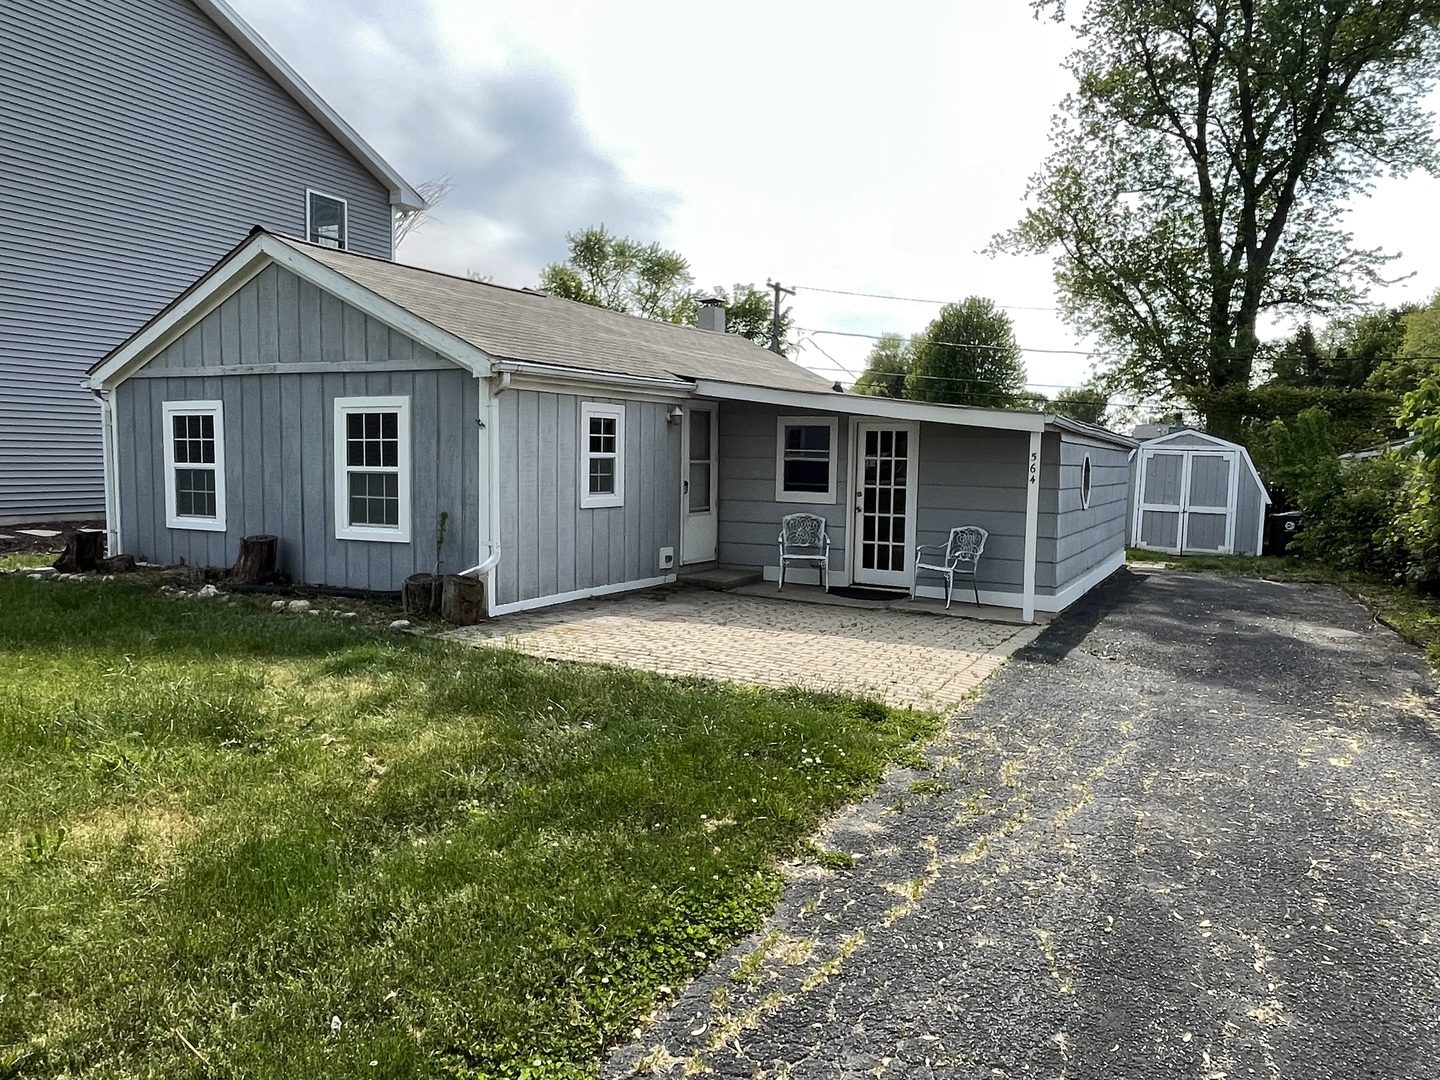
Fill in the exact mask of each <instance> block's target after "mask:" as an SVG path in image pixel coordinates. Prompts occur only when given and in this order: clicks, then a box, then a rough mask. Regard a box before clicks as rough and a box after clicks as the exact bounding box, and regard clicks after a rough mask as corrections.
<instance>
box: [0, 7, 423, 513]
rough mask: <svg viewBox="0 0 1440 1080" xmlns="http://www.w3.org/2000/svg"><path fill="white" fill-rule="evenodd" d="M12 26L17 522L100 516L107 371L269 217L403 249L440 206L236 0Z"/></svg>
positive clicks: (5, 371)
mask: <svg viewBox="0 0 1440 1080" xmlns="http://www.w3.org/2000/svg"><path fill="white" fill-rule="evenodd" d="M0 22H3V34H0V189H3V191H4V193H5V199H6V203H7V207H6V209H7V228H6V230H5V232H6V236H5V239H4V241H3V243H0V523H5V522H7V521H8V522H16V521H21V520H32V521H33V520H43V519H60V518H66V517H79V516H92V515H96V514H98V513H99V512H100V511H102V510H103V508H104V505H105V500H104V479H103V469H102V453H101V450H102V444H101V424H100V409H99V408H98V407H97V404H96V402H95V400H94V399H93V398H92V397H91V392H90V391H88V390H86V389H83V388H82V386H81V380H82V378H83V377H84V374H85V370H86V369H87V368H88V367H89V366H90V365H91V364H93V363H94V362H95V361H96V360H97V359H99V358H100V357H101V356H103V355H105V353H107V352H108V351H109V350H111V349H113V348H114V347H115V346H116V345H118V344H119V343H120V342H121V341H123V340H125V338H126V337H127V336H128V335H130V334H131V333H133V332H134V331H135V330H136V329H137V328H138V327H139V326H140V325H141V324H143V323H144V322H145V321H146V320H147V319H148V318H150V317H151V316H153V315H154V314H155V313H156V312H157V311H158V310H159V309H160V308H162V307H164V306H165V305H166V304H167V303H168V302H169V301H171V300H172V299H173V298H174V297H175V295H176V294H177V293H179V292H180V291H181V290H182V289H184V288H185V286H186V285H188V284H189V283H190V282H191V281H193V280H194V279H195V278H196V277H197V276H199V275H200V274H201V273H202V272H203V271H204V270H205V269H206V268H208V267H209V266H211V265H212V264H213V263H214V262H215V261H216V260H217V259H218V258H219V257H220V256H221V255H223V254H224V253H225V252H226V251H228V250H229V249H231V248H232V247H234V246H235V245H236V243H238V242H239V241H240V240H241V239H242V238H243V237H244V236H245V235H246V233H247V232H248V231H249V230H250V228H251V227H252V226H253V225H256V224H260V225H264V226H266V227H268V228H271V229H275V230H277V231H280V232H284V233H289V234H292V235H295V236H303V237H307V238H308V239H310V240H311V241H313V242H316V243H322V244H328V245H331V246H335V247H343V248H348V249H351V250H354V251H359V252H364V253H367V254H371V255H379V256H382V257H384V258H390V257H391V255H392V246H393V245H392V236H393V215H394V213H395V211H396V210H405V209H416V208H419V207H421V206H423V200H422V198H421V197H420V195H419V194H418V193H417V192H416V191H415V190H414V189H413V188H412V187H411V186H410V185H408V184H407V183H406V182H405V181H404V180H403V179H402V178H401V177H400V175H399V174H398V173H397V172H396V171H395V170H394V169H393V168H391V167H390V166H389V165H388V164H387V163H386V162H385V161H384V160H383V159H382V158H381V157H380V156H379V155H378V154H377V153H376V152H375V151H374V150H372V149H371V148H370V147H369V146H368V145H367V144H366V143H365V141H364V140H363V139H362V138H360V136H359V135H358V134H356V133H355V131H354V130H353V129H351V127H350V126H349V125H348V124H346V123H345V121H344V120H343V119H341V118H340V117H339V116H338V115H337V114H336V113H335V111H334V110H333V109H331V108H330V107H329V106H328V105H326V104H325V102H324V101H322V100H321V99H320V97H319V96H318V95H317V94H316V93H315V92H314V91H313V90H312V89H311V88H310V87H308V86H307V85H306V84H305V82H304V81H303V80H302V79H301V78H300V77H299V76H298V75H297V74H296V73H295V72H294V71H293V70H292V69H291V68H290V67H289V66H288V65H287V64H286V63H285V61H284V60H282V59H281V58H280V57H279V56H278V55H276V54H275V52H274V51H273V50H272V49H271V48H270V47H269V46H268V45H267V44H266V43H265V42H264V41H263V40H262V39H261V38H260V37H259V36H258V35H257V34H256V33H255V31H254V30H253V29H251V28H250V27H249V26H247V25H246V24H245V22H244V21H243V20H242V19H240V17H239V16H238V15H236V14H235V12H234V11H232V10H231V9H230V8H229V7H228V6H226V4H225V3H224V2H223V0H108V2H107V3H104V4H97V3H94V2H93V0H5V3H4V18H3V20H0ZM221 333H222V335H223V334H224V333H225V330H224V328H223V327H222V329H221ZM230 346H231V347H232V348H233V349H234V350H236V352H237V355H242V356H243V353H244V351H245V348H246V342H245V341H244V340H243V338H242V337H241V336H240V335H239V333H238V329H237V330H236V336H235V339H234V340H233V341H232V342H231V343H230Z"/></svg>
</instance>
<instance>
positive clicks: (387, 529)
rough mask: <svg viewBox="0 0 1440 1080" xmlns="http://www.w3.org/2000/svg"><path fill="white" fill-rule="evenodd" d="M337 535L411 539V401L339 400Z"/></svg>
mask: <svg viewBox="0 0 1440 1080" xmlns="http://www.w3.org/2000/svg"><path fill="white" fill-rule="evenodd" d="M335 535H336V537H337V538H338V539H341V540H383V541H388V542H390V543H395V544H408V543H409V542H410V399H409V398H408V397H367V398H336V399H335Z"/></svg>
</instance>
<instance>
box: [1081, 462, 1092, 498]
mask: <svg viewBox="0 0 1440 1080" xmlns="http://www.w3.org/2000/svg"><path fill="white" fill-rule="evenodd" d="M1080 506H1081V508H1082V509H1085V510H1089V509H1090V455H1089V454H1086V455H1085V463H1084V464H1083V465H1081V466H1080Z"/></svg>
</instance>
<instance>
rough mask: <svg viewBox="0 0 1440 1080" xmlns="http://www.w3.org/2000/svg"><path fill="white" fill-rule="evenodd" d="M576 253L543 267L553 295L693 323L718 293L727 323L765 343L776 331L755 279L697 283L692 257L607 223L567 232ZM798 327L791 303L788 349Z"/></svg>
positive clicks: (545, 285) (785, 333)
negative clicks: (709, 287)
mask: <svg viewBox="0 0 1440 1080" xmlns="http://www.w3.org/2000/svg"><path fill="white" fill-rule="evenodd" d="M565 239H566V241H567V242H568V243H569V245H570V255H569V257H568V258H567V259H566V260H565V261H564V262H563V263H550V264H549V265H547V266H546V267H545V268H544V269H543V270H542V271H540V288H542V289H544V290H545V291H546V292H547V293H549V294H550V295H551V296H558V297H561V298H563V299H566V300H578V301H579V302H580V303H582V304H590V305H592V306H594V307H602V308H609V309H610V310H611V311H623V312H624V313H625V314H627V315H639V316H641V317H642V318H646V319H657V320H659V321H661V322H671V323H678V324H680V325H682V326H693V325H694V324H695V317H696V314H697V312H698V311H699V307H700V301H701V299H703V298H705V297H707V296H712V295H713V296H715V297H716V298H718V299H719V300H721V301H722V302H723V303H724V304H725V305H726V307H727V309H728V310H727V312H726V320H725V328H726V331H727V332H728V333H733V334H738V335H739V336H740V337H744V338H748V339H749V340H750V341H754V342H756V343H757V344H760V345H768V344H769V343H770V336H771V318H772V313H773V312H772V305H771V302H770V296H769V293H767V292H763V291H761V290H760V289H757V288H756V287H755V286H754V285H738V284H737V285H736V286H735V287H734V289H725V288H723V287H719V286H717V287H716V288H715V289H714V290H713V291H712V292H711V293H704V292H701V291H700V290H698V289H696V288H695V276H694V275H693V274H692V273H691V272H690V262H689V260H687V259H686V258H685V256H683V255H681V254H680V253H679V252H678V251H672V250H670V249H668V248H662V247H661V246H660V245H659V243H650V244H641V243H639V242H638V241H636V240H631V239H630V238H629V237H628V236H616V235H614V234H613V233H611V232H610V231H609V230H607V229H606V228H605V226H604V225H600V226H597V227H595V228H590V229H582V230H580V231H579V232H576V233H567V234H566V236H565ZM793 327H794V318H793V316H792V314H791V311H790V309H789V308H783V309H781V312H780V346H781V353H782V355H783V354H784V352H785V351H786V348H787V344H786V342H787V339H788V337H789V335H790V332H791V330H792V329H793Z"/></svg>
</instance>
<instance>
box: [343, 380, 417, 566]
mask: <svg viewBox="0 0 1440 1080" xmlns="http://www.w3.org/2000/svg"><path fill="white" fill-rule="evenodd" d="M352 412H393V413H395V414H396V424H395V434H396V436H397V438H398V441H399V443H400V447H399V450H400V452H399V455H398V456H397V458H396V466H397V468H396V474H397V475H398V476H399V477H400V485H399V487H400V524H399V525H398V526H396V527H395V528H393V529H392V528H386V527H384V526H379V525H351V524H349V521H350V482H349V478H350V471H351V467H350V466H348V465H346V463H345V417H346V416H347V415H348V414H349V413H352ZM332 441H333V446H334V449H333V454H334V459H335V539H337V540H379V541H381V542H382V543H387V544H408V543H409V542H410V528H411V521H410V474H411V456H410V451H411V447H410V398H409V397H408V396H402V397H337V398H336V399H335V432H334V438H333V440H332ZM355 471H356V472H376V471H388V470H376V469H373V468H363V467H361V466H355Z"/></svg>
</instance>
